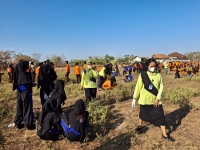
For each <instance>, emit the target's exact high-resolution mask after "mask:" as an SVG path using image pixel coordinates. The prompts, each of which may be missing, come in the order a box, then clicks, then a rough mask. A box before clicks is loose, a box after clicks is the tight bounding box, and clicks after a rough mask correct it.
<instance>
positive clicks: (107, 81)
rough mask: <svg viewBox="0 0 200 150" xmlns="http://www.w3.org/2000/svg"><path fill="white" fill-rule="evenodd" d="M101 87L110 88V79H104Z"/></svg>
mask: <svg viewBox="0 0 200 150" xmlns="http://www.w3.org/2000/svg"><path fill="white" fill-rule="evenodd" d="M102 88H103V89H105V90H107V89H112V88H113V87H112V86H111V81H110V80H106V81H105V82H104V83H103V85H102Z"/></svg>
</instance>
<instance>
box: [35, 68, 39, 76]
mask: <svg viewBox="0 0 200 150" xmlns="http://www.w3.org/2000/svg"><path fill="white" fill-rule="evenodd" d="M39 71H40V66H38V67H37V68H36V69H35V74H36V76H38V75H39Z"/></svg>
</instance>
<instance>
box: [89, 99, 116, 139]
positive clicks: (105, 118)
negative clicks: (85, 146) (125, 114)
mask: <svg viewBox="0 0 200 150" xmlns="http://www.w3.org/2000/svg"><path fill="white" fill-rule="evenodd" d="M87 111H88V112H89V122H90V128H89V131H88V132H89V136H92V137H94V136H95V137H96V138H97V139H101V138H102V137H103V136H105V135H106V134H107V133H108V130H109V123H110V121H111V120H112V111H111V110H110V109H108V107H107V106H105V105H103V104H102V102H101V101H99V100H96V101H93V102H90V103H88V105H87Z"/></svg>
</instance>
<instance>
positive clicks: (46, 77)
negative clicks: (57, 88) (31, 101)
mask: <svg viewBox="0 0 200 150" xmlns="http://www.w3.org/2000/svg"><path fill="white" fill-rule="evenodd" d="M56 79H57V75H56V72H55V71H54V68H53V64H52V63H51V62H49V61H47V63H46V64H43V65H41V66H40V70H39V75H38V88H39V87H40V99H41V104H42V105H44V102H45V100H46V99H47V98H48V97H49V94H50V92H51V91H52V89H53V87H54V82H53V81H55V80H56Z"/></svg>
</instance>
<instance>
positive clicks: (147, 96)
mask: <svg viewBox="0 0 200 150" xmlns="http://www.w3.org/2000/svg"><path fill="white" fill-rule="evenodd" d="M157 67H158V66H157V62H156V60H155V59H153V58H151V59H148V60H147V61H146V63H145V66H144V69H143V71H142V72H141V74H140V75H139V77H138V81H137V84H136V87H135V92H134V95H133V98H134V99H138V98H139V100H138V104H140V113H139V118H140V125H139V127H138V131H139V132H140V131H141V130H142V123H143V121H146V122H150V123H151V124H153V125H155V126H160V127H161V130H162V138H164V139H168V140H169V141H172V142H173V141H174V139H173V138H171V137H170V136H168V135H167V133H166V121H165V116H164V111H163V107H162V102H161V95H162V91H163V82H162V77H161V75H160V73H157V72H156V69H157Z"/></svg>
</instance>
